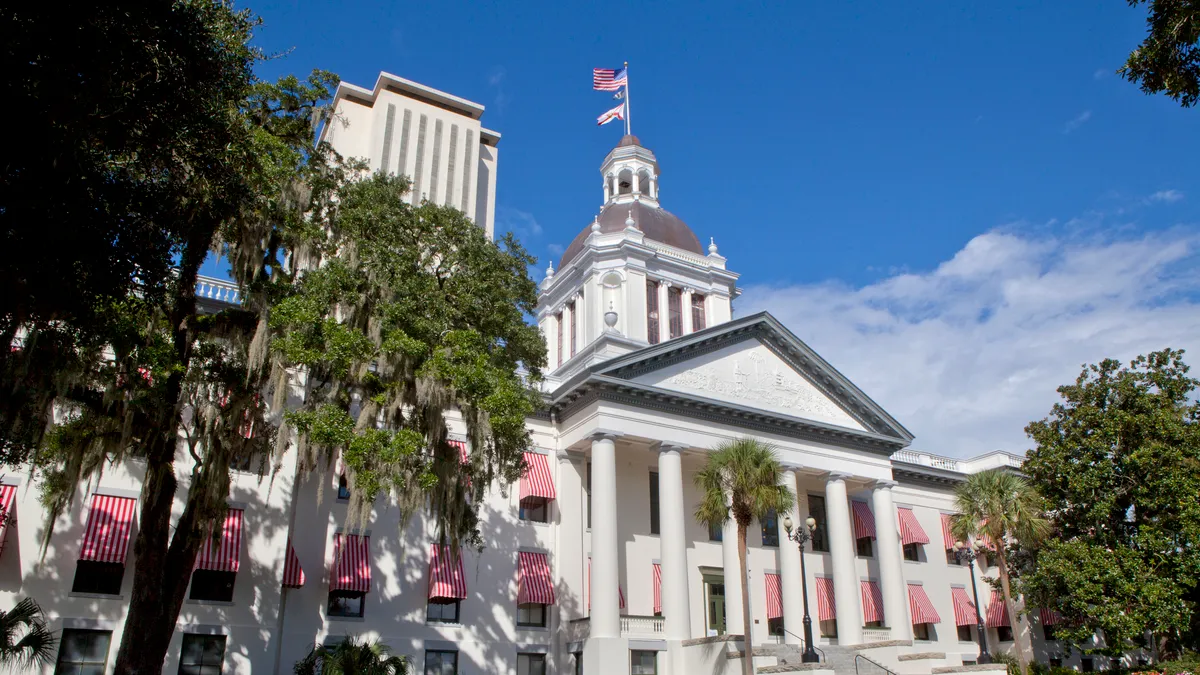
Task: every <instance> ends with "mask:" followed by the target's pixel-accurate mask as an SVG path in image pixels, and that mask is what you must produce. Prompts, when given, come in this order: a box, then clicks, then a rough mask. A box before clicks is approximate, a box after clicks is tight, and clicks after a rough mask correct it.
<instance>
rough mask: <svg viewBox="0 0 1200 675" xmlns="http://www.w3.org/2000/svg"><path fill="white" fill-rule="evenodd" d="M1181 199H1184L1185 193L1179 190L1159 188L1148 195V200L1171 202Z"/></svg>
mask: <svg viewBox="0 0 1200 675" xmlns="http://www.w3.org/2000/svg"><path fill="white" fill-rule="evenodd" d="M1181 199H1183V193H1182V192H1180V191H1179V190H1159V191H1158V192H1155V193H1154V194H1152V195H1150V196H1149V197H1147V198H1146V201H1147V202H1158V203H1164V204H1171V203H1174V202H1177V201H1179V200H1181Z"/></svg>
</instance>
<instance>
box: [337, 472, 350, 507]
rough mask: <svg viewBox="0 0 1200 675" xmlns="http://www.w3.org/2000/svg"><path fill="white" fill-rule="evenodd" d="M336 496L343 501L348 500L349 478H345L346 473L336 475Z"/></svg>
mask: <svg viewBox="0 0 1200 675" xmlns="http://www.w3.org/2000/svg"><path fill="white" fill-rule="evenodd" d="M337 498H338V500H340V501H343V502H348V501H350V479H348V478H346V474H342V475H340V476H338V494H337Z"/></svg>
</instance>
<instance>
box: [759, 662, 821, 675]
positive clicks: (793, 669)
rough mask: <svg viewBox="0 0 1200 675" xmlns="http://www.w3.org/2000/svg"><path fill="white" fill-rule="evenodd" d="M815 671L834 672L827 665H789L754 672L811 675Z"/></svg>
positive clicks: (764, 674)
mask: <svg viewBox="0 0 1200 675" xmlns="http://www.w3.org/2000/svg"><path fill="white" fill-rule="evenodd" d="M813 671H825V672H826V673H831V672H833V669H832V668H830V667H829V665H828V664H825V663H789V664H787V665H783V666H767V667H766V668H756V669H755V671H754V672H756V673H759V674H760V675H766V674H767V673H811V672H813Z"/></svg>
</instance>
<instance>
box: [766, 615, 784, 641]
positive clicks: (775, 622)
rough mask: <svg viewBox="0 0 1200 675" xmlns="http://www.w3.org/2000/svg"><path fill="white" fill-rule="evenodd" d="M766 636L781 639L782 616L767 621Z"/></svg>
mask: <svg viewBox="0 0 1200 675" xmlns="http://www.w3.org/2000/svg"><path fill="white" fill-rule="evenodd" d="M767 635H778V636H780V637H783V617H782V616H777V617H775V618H774V619H767Z"/></svg>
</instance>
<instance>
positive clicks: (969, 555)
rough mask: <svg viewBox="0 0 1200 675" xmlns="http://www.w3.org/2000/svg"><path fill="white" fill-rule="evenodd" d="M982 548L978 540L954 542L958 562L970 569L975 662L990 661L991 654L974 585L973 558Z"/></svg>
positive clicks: (976, 556) (977, 555)
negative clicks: (976, 643)
mask: <svg viewBox="0 0 1200 675" xmlns="http://www.w3.org/2000/svg"><path fill="white" fill-rule="evenodd" d="M983 548H984V546H983V543H982V542H979V541H976V542H975V546H974V547H971V546H968V545H967V544H965V543H963V542H961V541H956V542H954V556H955V557H956V558H958V564H960V565H961V564H963V563H964V562H965V563H967V566H968V567H969V568H970V570H971V595H972V596H973V597H974V598H975V623H976V624H977V630H978V631H979V658H978V659H976V663H991V662H992V655H991V654H989V653H988V647H987V629H986V628H985V627H984V625H983V617H982V616H981V615H980V614H979V588H978V587H977V586H976V585H975V558H978V557H979V554H980V553H982V552H983Z"/></svg>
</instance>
